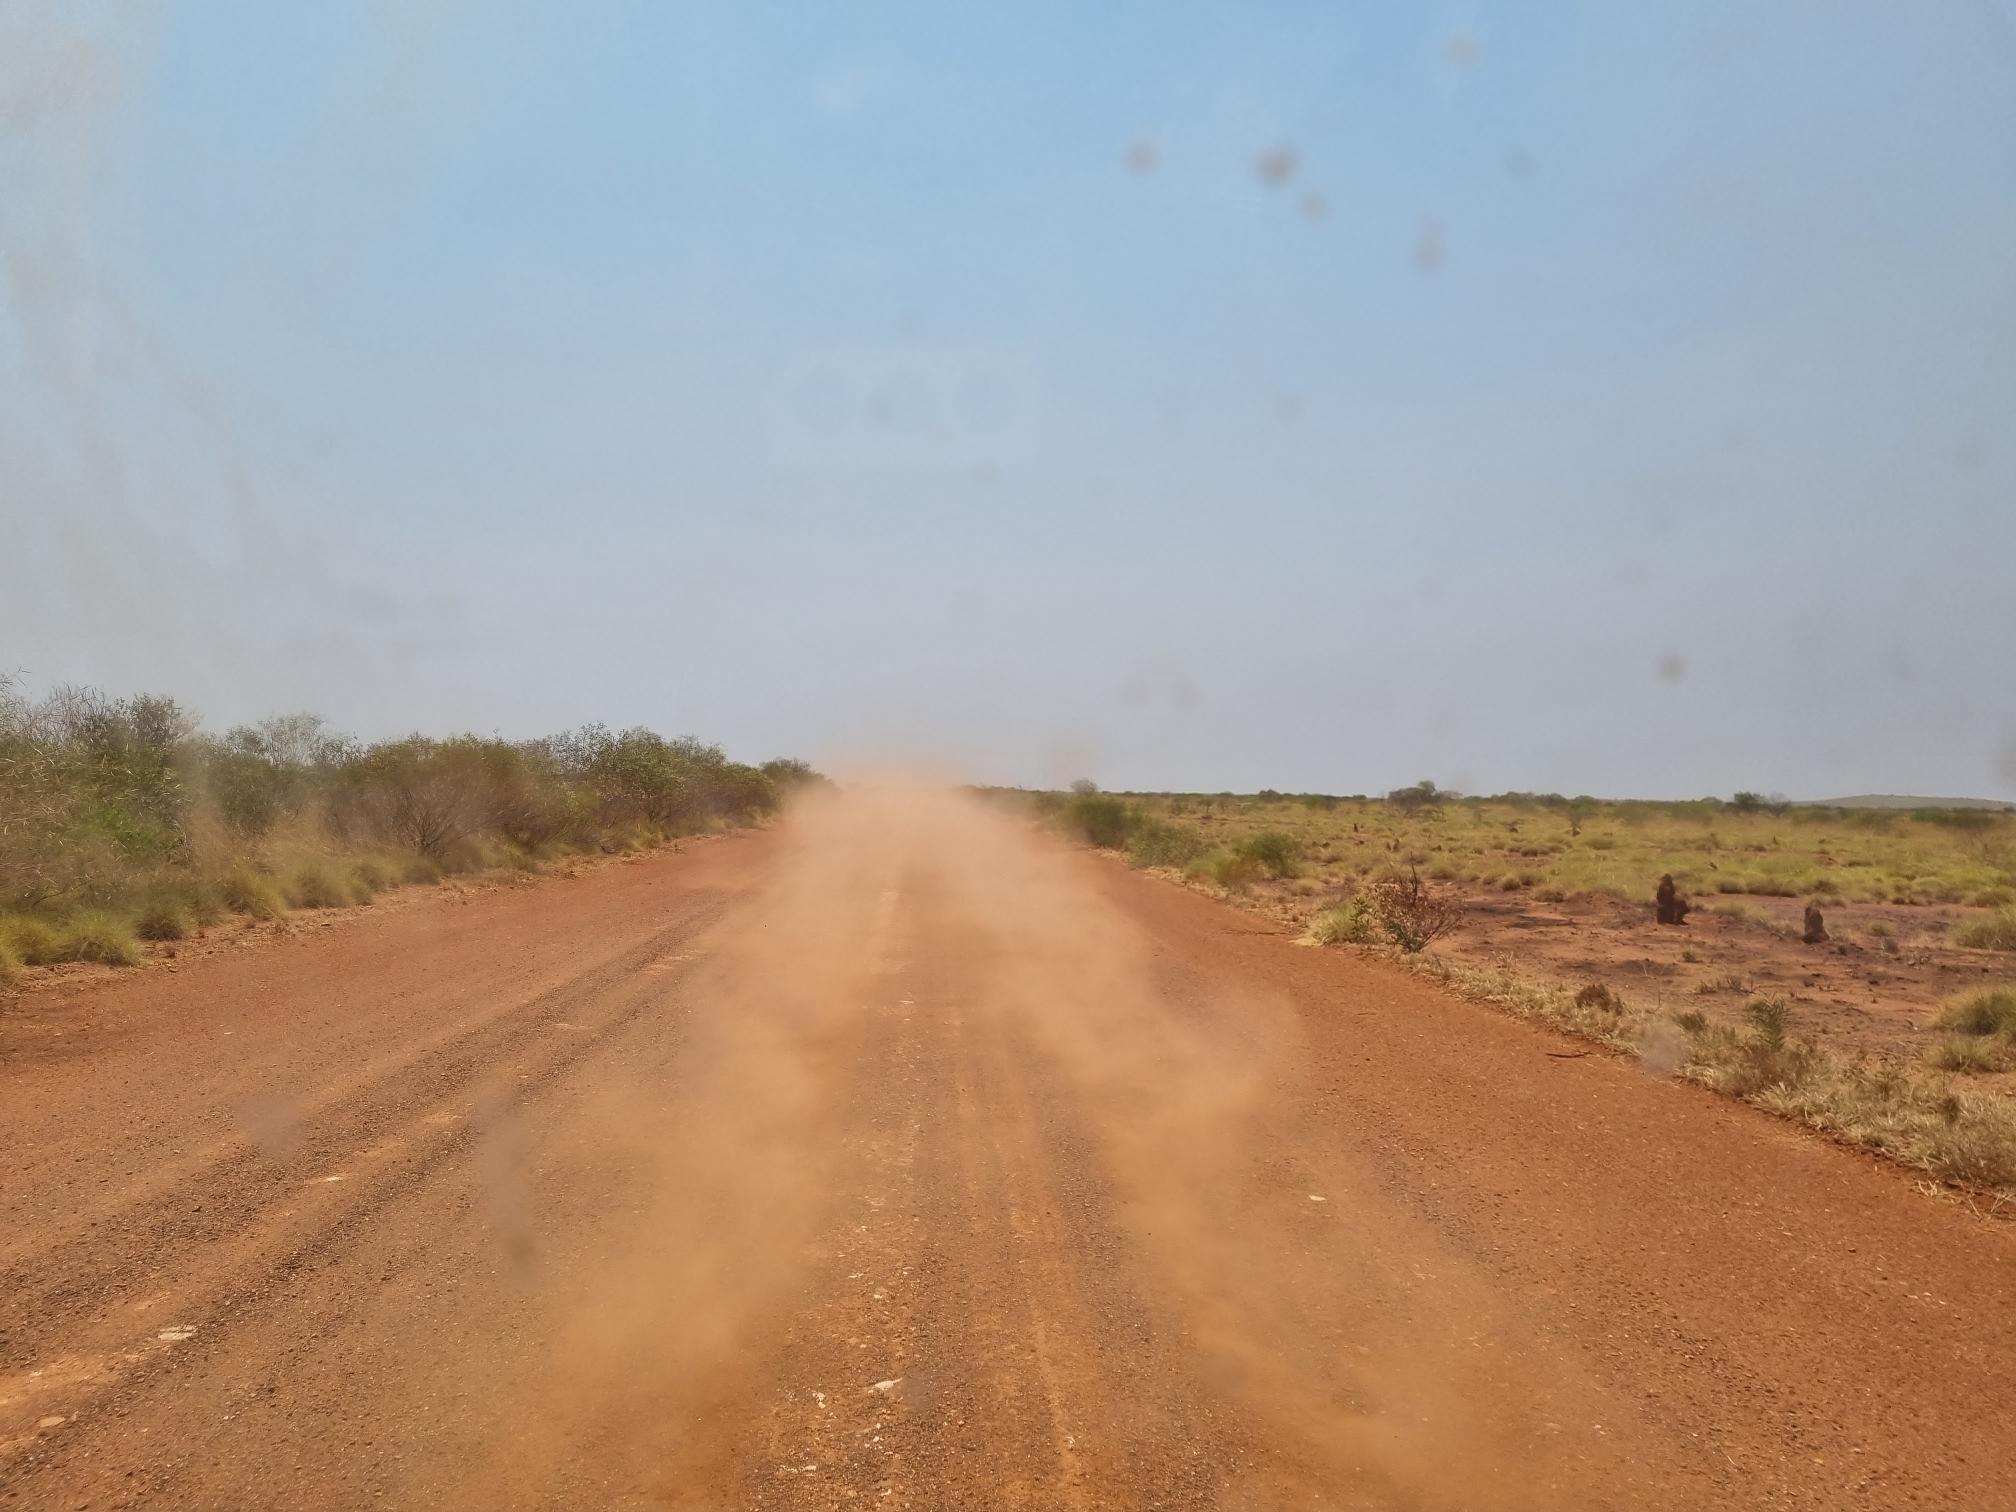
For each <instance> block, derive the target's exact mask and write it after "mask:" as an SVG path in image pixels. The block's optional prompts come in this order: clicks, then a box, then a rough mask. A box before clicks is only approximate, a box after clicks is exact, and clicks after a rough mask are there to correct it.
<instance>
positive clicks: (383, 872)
mask: <svg viewBox="0 0 2016 1512" xmlns="http://www.w3.org/2000/svg"><path fill="white" fill-rule="evenodd" d="M393 881H394V878H393V876H392V869H391V868H390V867H388V866H387V865H386V864H385V863H384V862H383V861H376V860H373V859H372V858H370V857H369V856H367V857H365V858H364V859H363V860H362V861H359V862H358V863H357V864H356V865H355V866H353V867H351V868H350V886H351V890H352V891H353V892H354V893H355V894H356V896H357V901H358V902H360V903H362V902H367V901H369V900H370V899H372V898H375V897H377V896H378V894H379V893H381V892H384V891H385V890H386V889H387V888H388V887H391V886H392V885H393Z"/></svg>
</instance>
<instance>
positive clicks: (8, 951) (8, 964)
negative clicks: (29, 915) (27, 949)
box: [0, 940, 21, 987]
mask: <svg viewBox="0 0 2016 1512" xmlns="http://www.w3.org/2000/svg"><path fill="white" fill-rule="evenodd" d="M20 975H21V957H20V956H18V955H16V954H15V953H14V947H13V945H11V944H10V943H8V942H7V941H6V940H0V987H9V986H12V985H13V984H14V982H15V981H16V980H17V979H18V978H19V977H20Z"/></svg>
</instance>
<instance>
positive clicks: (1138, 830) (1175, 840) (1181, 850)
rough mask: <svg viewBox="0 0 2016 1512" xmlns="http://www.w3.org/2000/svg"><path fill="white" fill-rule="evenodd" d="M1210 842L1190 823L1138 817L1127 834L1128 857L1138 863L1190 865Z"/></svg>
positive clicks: (1138, 864) (1137, 864)
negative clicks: (1171, 822) (1170, 822)
mask: <svg viewBox="0 0 2016 1512" xmlns="http://www.w3.org/2000/svg"><path fill="white" fill-rule="evenodd" d="M1209 846H1210V842H1209V841H1208V840H1206V839H1205V838H1204V836H1203V835H1202V834H1200V833H1199V832H1198V831H1196V830H1194V829H1192V828H1191V827H1190V826H1189V825H1187V824H1169V823H1166V822H1164V821H1163V820H1160V819H1146V818H1144V819H1141V820H1138V821H1137V822H1136V823H1135V825H1134V828H1133V830H1132V831H1131V832H1130V833H1129V835H1128V836H1127V860H1128V861H1129V863H1130V864H1132V865H1134V866H1176V867H1182V866H1188V865H1189V864H1190V863H1191V862H1192V861H1195V860H1196V859H1197V858H1198V857H1199V856H1201V855H1203V854H1204V852H1205V851H1206V850H1207V849H1208V848H1209Z"/></svg>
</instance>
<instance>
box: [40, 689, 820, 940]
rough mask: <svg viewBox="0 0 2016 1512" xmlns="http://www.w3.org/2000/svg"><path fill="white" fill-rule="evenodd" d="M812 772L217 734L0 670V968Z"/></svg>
mask: <svg viewBox="0 0 2016 1512" xmlns="http://www.w3.org/2000/svg"><path fill="white" fill-rule="evenodd" d="M823 780H824V779H823V778H821V777H820V776H819V775H818V774H817V773H816V772H814V771H813V770H812V769H811V768H810V767H809V766H806V765H805V764H804V763H803V762H800V761H794V760H788V759H785V760H778V761H772V762H769V763H766V764H765V765H763V766H761V767H753V766H745V765H743V764H741V763H739V762H734V761H730V760H729V759H728V758H727V757H726V756H724V755H723V754H722V752H721V751H720V750H719V749H718V748H717V747H714V746H711V745H707V744H704V743H703V742H701V741H698V740H695V739H692V738H690V737H687V738H679V739H667V738H665V737H663V736H661V735H658V734H655V733H654V732H652V731H650V730H645V729H632V730H624V731H620V732H616V731H611V730H608V729H606V728H604V727H602V726H600V725H590V726H588V727H586V728H584V729H580V730H575V731H571V732H569V733H567V734H563V735H557V736H552V737H549V738H546V739H542V740H527V741H510V740H503V739H499V738H496V737H481V736H475V735H460V736H451V737H447V738H435V737H431V736H425V735H410V736H406V737H404V738H401V739H398V740H388V741H378V742H372V743H366V742H361V741H357V740H353V739H350V738H348V737H345V736H341V735H338V734H336V733H335V732H333V731H331V730H329V729H328V728H327V727H326V726H325V725H324V724H323V723H322V721H321V720H319V719H317V718H316V717H315V716H313V715H309V714H294V715H287V716H283V717H281V718H277V719H269V720H265V721H263V722H261V723H259V724H257V725H251V726H243V727H240V728H236V729H232V730H229V731H226V732H225V733H223V734H221V735H218V734H211V733H208V732H205V731H204V730H202V729H201V728H200V727H199V725H198V723H197V721H196V720H195V719H194V718H193V717H192V716H191V715H190V714H189V713H188V712H187V711H185V710H183V709H182V708H181V707H180V706H179V705H177V704H176V703H175V701H174V700H173V699H170V698H163V697H157V696H152V695H143V696H139V697H133V698H123V699H122V698H111V697H108V696H106V695H104V694H102V693H99V692H97V691H95V690H92V689H86V688H62V689H58V690H56V691H55V692H54V693H51V694H50V695H49V696H47V697H45V698H41V699H39V700H37V699H30V698H29V697H27V696H26V695H25V693H24V692H23V691H22V689H21V688H20V686H19V684H18V683H17V682H15V681H14V680H12V679H9V678H5V677H0V980H6V979H8V978H11V977H12V976H14V975H17V974H18V972H19V969H20V968H21V967H22V966H33V965H44V964H50V963H54V962H59V961H102V962H107V963H110V964H114V965H123V964H130V963H132V962H134V961H137V960H139V959H140V957H141V943H140V942H142V941H174V940H179V939H183V938H186V937H187V936H189V935H190V934H192V933H194V932H196V931H198V930H200V929H201V928H203V927H204V926H205V925H207V924H211V923H214V922H216V921H217V920H218V919H220V918H222V917H224V916H226V915H227V914H239V915H244V916H246V917H249V918H254V919H270V918H276V917H279V916H280V915H282V914H284V913H285V912H286V911H287V910H288V909H290V908H336V907H343V906H348V905H353V904H359V903H366V902H369V901H370V900H371V899H372V898H373V897H374V896H376V895H377V894H378V893H380V892H382V891H384V890H385V889H386V888H388V887H393V886H397V885H400V884H402V883H415V882H430V881H438V880H440V879H441V878H443V877H444V876H447V875H449V874H451V873H458V872H470V871H477V870H485V869H492V868H506V869H513V870H525V869H528V868H533V867H536V866H537V865H539V864H540V863H541V862H542V861H544V860H548V859H551V858H553V857H556V856H560V855H564V854H567V853H570V852H587V851H625V850H634V849H637V848H639V847H641V846H645V845H652V844H656V843H659V842H661V841H663V840H665V839H667V838H669V837H671V836H674V835H680V834H690V833H695V832H699V831H704V830H708V829H714V828H721V827H727V826H733V825H741V824H748V823H751V822H753V821H755V820H757V819H759V818H761V817H762V816H764V815H766V814H768V813H769V812H771V811H772V810H773V809H775V808H776V807H777V805H778V803H779V802H780V801H781V799H782V797H783V795H784V794H785V793H786V792H788V791H789V790H791V789H793V788H796V787H801V786H804V785H806V784H809V783H816V782H821V781H823Z"/></svg>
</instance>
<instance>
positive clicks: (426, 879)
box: [401, 856, 446, 886]
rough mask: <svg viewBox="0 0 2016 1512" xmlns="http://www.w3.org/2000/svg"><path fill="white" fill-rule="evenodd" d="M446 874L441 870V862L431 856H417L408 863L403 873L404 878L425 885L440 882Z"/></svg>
mask: <svg viewBox="0 0 2016 1512" xmlns="http://www.w3.org/2000/svg"><path fill="white" fill-rule="evenodd" d="M444 875H446V873H444V872H443V871H442V870H441V863H440V862H439V861H436V860H434V859H433V858H432V857H430V856H415V857H414V858H413V859H412V860H410V861H408V862H407V863H406V867H405V870H404V871H403V872H402V873H401V876H402V878H403V880H405V881H407V882H411V883H417V884H420V885H423V886H424V885H426V884H429V883H434V882H439V881H440V880H441V878H442V877H443V876H444Z"/></svg>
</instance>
